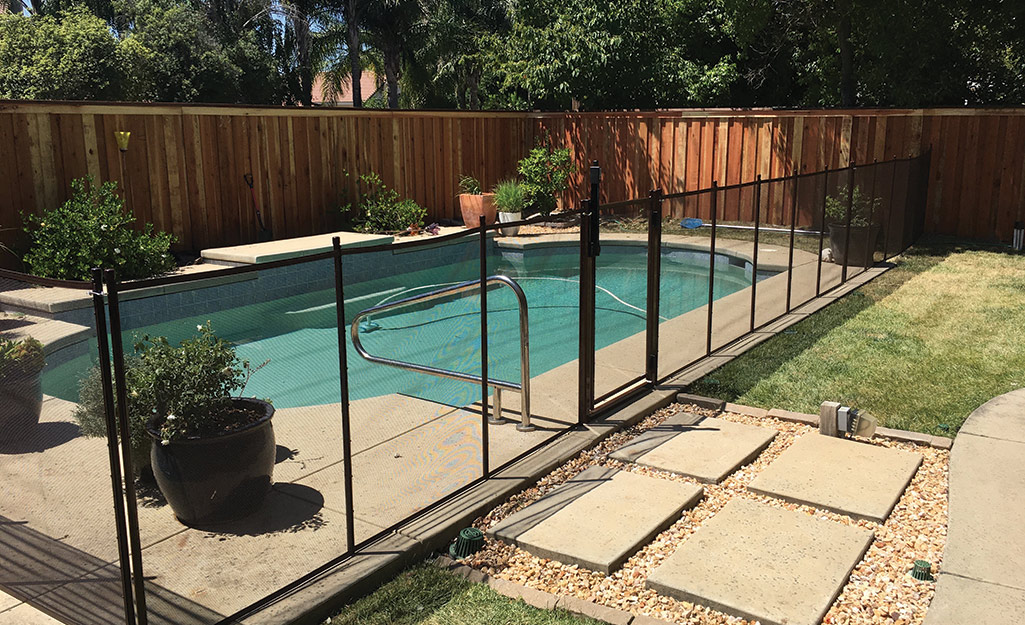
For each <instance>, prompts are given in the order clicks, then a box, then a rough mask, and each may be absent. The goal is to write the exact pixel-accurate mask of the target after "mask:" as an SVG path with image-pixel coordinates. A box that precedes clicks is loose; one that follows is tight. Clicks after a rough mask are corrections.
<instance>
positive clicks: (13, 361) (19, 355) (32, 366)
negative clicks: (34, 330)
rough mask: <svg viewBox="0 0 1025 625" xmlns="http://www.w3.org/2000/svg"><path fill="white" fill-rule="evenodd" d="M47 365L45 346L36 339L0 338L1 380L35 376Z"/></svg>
mask: <svg viewBox="0 0 1025 625" xmlns="http://www.w3.org/2000/svg"><path fill="white" fill-rule="evenodd" d="M45 365H46V358H45V357H44V355H43V344H42V343H40V342H39V341H37V340H36V339H34V338H32V337H28V338H25V339H20V340H18V339H7V338H4V337H0V379H4V378H8V377H23V376H33V375H36V374H37V373H39V372H40V371H42V370H43V367H44V366H45Z"/></svg>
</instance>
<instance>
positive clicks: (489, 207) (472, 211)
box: [459, 193, 497, 228]
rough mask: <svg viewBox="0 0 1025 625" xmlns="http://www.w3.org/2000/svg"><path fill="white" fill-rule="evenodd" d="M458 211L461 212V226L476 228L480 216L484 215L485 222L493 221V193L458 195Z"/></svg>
mask: <svg viewBox="0 0 1025 625" xmlns="http://www.w3.org/2000/svg"><path fill="white" fill-rule="evenodd" d="M459 212H461V213H462V214H463V226H465V227H467V228H476V227H477V226H479V225H480V216H481V215H484V217H485V219H487V223H489V224H493V223H495V216H496V213H497V211H496V210H495V194H494V193H482V194H480V195H469V194H466V193H461V194H460V195H459Z"/></svg>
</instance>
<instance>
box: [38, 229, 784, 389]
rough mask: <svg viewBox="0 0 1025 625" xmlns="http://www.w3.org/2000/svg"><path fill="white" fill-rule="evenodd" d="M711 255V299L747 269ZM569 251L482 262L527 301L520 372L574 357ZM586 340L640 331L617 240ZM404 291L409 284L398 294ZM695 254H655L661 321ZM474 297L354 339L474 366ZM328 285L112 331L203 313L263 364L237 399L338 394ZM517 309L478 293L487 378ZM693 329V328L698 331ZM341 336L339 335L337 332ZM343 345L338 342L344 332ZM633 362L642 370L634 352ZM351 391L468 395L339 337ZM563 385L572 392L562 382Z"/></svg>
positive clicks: (632, 273) (388, 286) (573, 274)
mask: <svg viewBox="0 0 1025 625" xmlns="http://www.w3.org/2000/svg"><path fill="white" fill-rule="evenodd" d="M721 261H722V262H718V263H717V267H716V280H715V293H714V294H715V297H716V298H720V297H723V296H726V295H729V294H730V293H734V292H736V291H738V290H741V289H744V288H746V287H748V286H749V285H750V283H751V277H750V267H748V268H746V269H745V267H743V266H738V265H737V264H734V263H731V262H728V260H727V259H726V258H725V257H722V258H721ZM578 262H579V257H578V252H577V250H576V249H575V248H564V249H557V250H553V249H546V250H528V251H527V252H526V253H525V254H522V255H519V254H507V255H504V256H499V257H494V256H493V257H492V258H490V259H489V273H491V274H496V273H500V274H504V275H507V276H510V277H512V278H514V279H515V280H517V281H518V282H519V284H520V285H521V287H522V288H523V290H524V292H525V294H526V296H527V302H528V305H529V327H530V348H531V352H530V355H531V362H530V366H531V374H532V375H534V376H536V375H538V374H541V373H544V372H545V371H548V370H551V369H553V368H555V367H557V366H559V365H562V364H564V363H566V362H569V361H571V360H574V359H576V357H577V341H578V337H577V333H578V323H577V307H578V304H579V287H578V279H579V275H578V268H577V265H578ZM477 272H478V265H477V262H476V261H475V260H467V261H457V262H454V263H452V264H451V265H448V266H446V267H444V268H441V269H425V270H420V271H412V272H405V273H403V274H402V275H400V276H392V277H389V278H383V279H380V280H375V281H372V282H369V283H362V284H358V285H352V287H351V288H350V287H349V286H348V285H347V287H346V288H347V291H346V297H347V301H346V307H345V312H346V319H347V320H351V319H352V317H353V316H354V315H355V314H356V313H357V312H358V311H360V310H363V309H365V308H368V307H370V306H373V305H375V304H378V303H380V302H382V301H392V300H394V299H398V298H402V297H406V296H409V295H412V294H416V293H423V292H426V290H427V288H424V287H427V286H434V285H444V284H450V283H453V282H460V281H463V280H470V279H474V278H475V277H477ZM760 277H765V276H764V275H760ZM597 283H598V286H599V289H598V293H597V295H596V301H597V307H598V312H597V316H596V326H597V327H596V336H597V340H596V344H597V347H598V348H599V349H600V348H602V347H605V346H607V345H610V344H612V343H614V342H616V341H618V340H620V339H623V338H626V337H628V336H631V335H633V334H636V333H638V332H643V331H644V328H645V319H644V313H643V308H644V305H645V291H646V262H645V250H644V248H642V247H636V246H626V245H620V246H617V245H606V246H603V249H602V254H601V256H599V258H598V271H597ZM410 289H414V290H412V291H411V290H410ZM707 289H708V256H707V254H702V253H696V252H689V251H683V250H678V251H677V250H665V251H664V252H663V257H662V290H661V302H660V305H661V317H662V321H665V320H668V319H672V318H673V317H676V316H678V315H682V314H684V313H686V312H688V311H690V310H693V309H695V308H697V307H700V306H703V305H704V304H705V303H707V300H708V290H707ZM133 305H139V304H138V303H136V302H131V301H129V302H125V303H124V304H123V307H124V309H125V311H126V313H127V312H129V310H130V307H131V306H133ZM479 311H480V301H479V297H478V296H476V295H473V296H463V297H461V298H459V299H450V300H439V301H437V302H436V303H435V304H434V305H431V306H423V305H421V306H418V307H416V308H409V309H404V310H400V311H396V312H393V313H389V314H385V315H382V316H378V317H374V322H375V323H376V324H377V326H378V327H377V329H375V330H373V331H371V332H366V333H363V334H362V335H361V339H362V342H363V345H364V346H365V347H366V349H367V350H368V351H369V352H371V353H372V354H375V355H379V356H385V357H389V358H395V359H398V360H404V361H409V362H416V363H420V364H429V365H432V366H435V367H442V368H446V369H451V370H456V371H462V372H466V373H472V374H479V373H480V320H479ZM335 317H336V313H335V307H334V291H333V290H324V291H318V292H312V293H304V294H297V295H295V296H292V297H287V298H282V299H278V300H275V301H272V302H268V303H261V304H253V305H249V306H241V307H238V308H234V309H231V310H226V311H223V312H218V313H214V314H212V315H197V316H186V317H184V318H181V319H178V320H175V321H173V322H166V323H159V324H154V325H151V326H146V327H143V328H138V329H135V330H132V331H129V332H126V333H125V334H124V339H125V344H126V347H128V346H130V345H131V344H132V342H133V338H134V337H136V336H141V335H143V334H149V335H151V336H167V337H168V338H169V339H171V340H172V341H177V340H181V339H182V338H185V337H187V336H191V335H193V334H195V331H196V325H198V324H202V323H205V322H206V321H208V320H209V321H210V322H211V324H212V326H213V329H214V330H215V331H216V332H217V333H218V334H219V335H221V336H223V337H224V338H226V339H228V340H230V341H232V342H234V343H235V344H236V345H237V351H238V354H239V356H240V357H241V358H245V359H248V360H250V361H251V362H253V363H261V362H263V361H265V360H269V363H268V364H267V366H266V367H264V368H263V369H262V370H261V371H259V372H258V373H257V374H256V375H254V376H253V378H252V379H251V380H250V382H249V386H248V388H247V389H246V394H247V395H253V396H257V397H266V398H269V399H271V400H273V402H274V404H275V406H277V407H279V408H289V407H298V406H310V405H319V404H326V403H334V402H337V401H339V397H340V389H339V381H338V380H339V370H338V355H337V345H338V344H337V330H336V327H335ZM518 321H519V317H518V309H517V306H516V300H515V298H514V297H513V295H512V293H511V292H510V291H509V290H508V289H505V288H495V289H493V290H490V291H489V292H488V352H489V359H488V360H489V368H490V376H491V377H493V378H499V379H504V380H509V381H517V382H518V381H519V376H520V372H519V368H520V365H519V329H518ZM702 331H703V328H702ZM346 336H348V332H346ZM347 341H348V338H347ZM92 360H93V358H92V357H91V356H81V357H79V358H76V359H73V360H71V361H69V362H67V363H64V364H62V365H59V366H56V367H51V368H49V369H48V370H47V371H46V372H44V376H43V387H44V392H46V393H47V394H51V395H55V396H58V397H62V398H64V399H68V400H72V401H74V400H76V399H77V381H78V379H79V378H80V377H81V376H82V375H83V374H84V372H85V371H87V370H88V369H89V367H90V364H91V361H92ZM621 364H622V365H633V366H636V367H637V368H638V369H639V370H640V369H642V368H643V354H642V353H638V354H637V355H636V363H621ZM348 367H349V383H350V385H349V386H350V397H351V399H354V400H356V399H361V398H367V397H375V396H379V395H388V394H393V393H400V394H407V395H414V396H417V397H422V398H425V399H430V400H434V401H438V402H442V403H445V404H450V405H465V404H467V403H470V402H473V401H474V400H475V399H478V398H479V393H480V389H479V386H476V385H472V384H465V383H460V382H455V381H451V380H444V379H441V378H436V377H433V376H427V375H423V374H417V373H412V372H407V371H403V370H399V369H396V368H392V367H386V366H383V365H378V364H372V363H369V362H367V361H365V360H363V359H362V358H360V357H359V356H358V355H357V354H356V353H355V350H354V349H353V348H352V345H351V342H350V343H349V344H348ZM568 392H572V389H570V390H569V391H568Z"/></svg>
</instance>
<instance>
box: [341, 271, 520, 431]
mask: <svg viewBox="0 0 1025 625" xmlns="http://www.w3.org/2000/svg"><path fill="white" fill-rule="evenodd" d="M486 282H487V284H488V285H492V284H495V285H499V286H506V287H508V288H510V289H512V292H513V293H514V294H515V295H516V300H517V302H518V304H519V308H520V383H519V384H517V383H515V382H506V381H505V380H495V379H493V378H490V377H489V378H488V386H490V387H492V388H493V389H495V409H494V414H493V415H492V416H490V417H489V420H490V421H491V422H492V423H500V422H501V420H500V417H501V416H502V390H503V389H505V390H509V391H519V393H520V423H519V425H517V426H516V429H517V430H520V431H521V432H529V431H530V430H533V429H534V428H533V426H532V425H531V424H530V333H529V330H528V327H527V296H526V295H524V294H523V289H521V288H520V285H519V284H516V282H515V281H514V280H513V279H512V278H509V277H508V276H501V275H495V276H490V277H489V278H488V279H487V281H486ZM479 289H480V280H469V281H467V282H461V283H459V284H456V285H453V286H449V287H445V288H443V289H438V290H436V291H431V292H430V293H424V294H423V295H414V296H413V297H407V298H405V299H400V300H397V301H394V302H389V303H387V304H380V305H377V306H372V307H370V308H367V309H366V310H362V311H360V312H358V313H356V316H355V317H353V318H352V325H351V326H350V329H349V333H350V335H351V336H352V346H353V347H354V348H356V353H358V354H359V355H360V356H362V357H363V359H364V360H368V361H370V362H374V363H377V364H381V365H387V366H389V367H396V368H398V369H405V370H407V371H417V372H419V373H426V374H428V375H433V376H437V377H440V378H449V379H452V380H460V381H462V382H474V383H477V384H480V382H481V376H479V375H473V374H470V373H462V372H460V371H449V370H448V369H439V368H437V367H431V366H429V365H418V364H416V363H412V362H404V361H401V360H394V359H392V358H384V357H381V356H374V355H373V354H371V353H370V352H368V351H367V350H366V348H364V347H363V344H362V343H361V342H360V338H359V322H360V320H361V319H363V318H365V317H368V316H370V315H372V314H376V313H381V312H384V311H386V310H394V309H396V308H402V307H404V306H409V305H411V304H419V303H421V302H427V301H430V300H433V299H438V298H441V297H446V296H449V295H454V294H457V293H465V292H468V291H479ZM483 408H484V409H486V408H487V407H486V406H484V407H483Z"/></svg>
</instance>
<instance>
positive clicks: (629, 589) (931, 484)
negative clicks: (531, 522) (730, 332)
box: [465, 405, 949, 625]
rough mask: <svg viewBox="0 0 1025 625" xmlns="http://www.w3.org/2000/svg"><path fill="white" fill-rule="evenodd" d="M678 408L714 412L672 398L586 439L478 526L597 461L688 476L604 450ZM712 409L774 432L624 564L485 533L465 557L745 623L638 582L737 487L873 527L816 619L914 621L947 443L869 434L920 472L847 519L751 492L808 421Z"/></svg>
mask: <svg viewBox="0 0 1025 625" xmlns="http://www.w3.org/2000/svg"><path fill="white" fill-rule="evenodd" d="M683 409H686V410H688V411H690V412H696V413H701V414H706V415H709V416H711V415H712V414H714V413H712V412H710V411H707V410H702V409H700V408H697V407H695V406H680V405H673V406H670V407H668V408H666V409H664V410H661V411H659V412H657V413H656V414H654V415H652V416H650V417H648V418H647V419H645V420H643V421H642V422H641V423H639V424H637V425H636V426H634V427H632V428H630V429H628V430H627V431H625V432H621V433H618V434H615V435H613V436H611V437H609V438H608V439H607V440H605V441H603V442H602V443H601V444H600V445H598V446H597V447H595V448H594V449H591V450H588V451H586V452H583V453H581V454H580V455H579V456H578V457H576V458H574V459H573V460H570V461H569V462H567V463H566V464H564V465H563V466H562V467H560V468H558V469H556V470H555V471H553V472H552V473H550V474H549V475H548V476H546V477H545V478H543V479H542V480H541V481H539V482H538V484H537V485H536V486H534V487H532V488H529V489H527V490H525V491H523V492H521V493H519V494H517V495H514V496H513V497H511V498H510V499H509V500H508V501H506V502H505V503H503V504H502V505H500V506H498V507H497V508H495V509H494V510H492V511H491V512H490V513H488V514H487V515H485V516H484V517H481V518H479V519H477V520H476V522H475V523H474V525H475V526H476V527H478V528H480V529H481V530H486V529H487V528H489V527H492V526H493V525H495V524H497V523H498V522H499V521H501V520H502V519H504V518H505V517H506V516H508V515H510V514H512V513H513V512H515V511H517V510H519V509H521V508H523V507H525V506H526V505H528V504H530V503H532V502H534V501H536V500H537V499H539V498H540V497H542V496H543V495H545V494H546V493H548V492H549V491H551V490H552V489H553V488H555V487H556V486H558V485H560V484H562V483H563V482H565V481H566V480H568V479H570V478H571V477H573V476H574V475H576V474H577V473H579V472H581V471H583V470H584V469H586V468H588V467H591V466H594V465H604V466H609V467H615V468H619V469H625V470H628V471H634V472H637V473H643V474H646V475H651V476H655V477H659V478H662V479H670V480H678V481H684V482H689V481H693V480H690V479H689V478H685V477H680V476H677V475H673V474H670V473H666V472H664V471H659V470H656V469H650V468H646V467H640V466H637V465H633V464H625V463H621V462H617V461H614V460H610V459H609V458H608V455H609V454H610V453H611V452H613V451H614V450H616V449H617V448H619V447H620V446H622V445H623V444H624V443H625V442H627V441H628V440H630V439H631V438H633V437H635V436H637V435H638V434H640V433H641V432H643V431H645V430H647V429H650V428H652V427H654V426H656V425H658V424H659V423H661V422H662V421H664V420H665V419H666V417H668V416H670V415H672V414H675V413H676V412H678V411H680V410H683ZM717 416H719V417H720V418H723V419H728V420H731V421H736V422H738V423H748V424H752V425H759V426H762V427H771V428H774V429H776V430H778V431H779V435H777V436H776V438H775V440H774V441H773V442H772V444H771V445H769V447H768V448H767V449H766V450H765V451H764V452H762V454H761V455H760V456H759V457H758V458H757V459H756V460H755V461H754V462H753V463H751V464H749V465H746V466H744V467H741V468H740V469H739V470H738V471H736V472H735V473H733V474H732V475H730V476H729V477H728V478H726V479H725V480H724V481H723V482H722V483H721V484H718V485H705V496H704V499H703V500H702V501H701V503H700V504H699V505H698V506H696V507H695V508H693V509H691V510H689V511H687V512H685V513H684V515H683V516H682V518H681V519H680V520H679V521H677V522H676V523H675V524H673V525H672V526H671V527H670V528H669V529H667V530H666V531H664V532H662V533H661V534H659V535H658V536H657V537H656V538H655V540H654V541H653V542H651V543H650V544H649V545H647V546H646V547H644V548H642V549H641V550H640V551H639V552H638V553H637V554H635V555H634V556H633V557H632V558H630V559H629V560H628V561H627V562H626V564H625V565H624V566H623V568H622V569H620V570H619V571H617V572H616V573H614V574H612V575H611V576H606V575H603V574H601V573H596V572H593V571H589V570H586V569H581V568H579V567H577V566H567V565H564V564H561V563H559V562H556V561H553V560H546V559H543V558H537V557H534V556H532V555H530V554H529V553H527V552H526V551H523V550H521V549H517V548H515V547H511V546H509V545H506V544H504V543H501V542H498V541H493V540H490V539H488V540H487V544H486V546H485V548H484V549H483V550H482V551H481V552H479V553H478V554H476V555H475V556H474V557H472V558H469V559H467V560H466V561H465V563H466V564H469V565H470V566H473V567H475V568H478V569H480V570H482V571H483V572H485V573H487V574H489V575H493V576H495V577H499V578H503V579H507V580H510V581H513V582H516V583H519V584H522V585H525V586H529V587H532V588H537V589H539V590H543V591H546V592H550V593H554V594H561V595H569V596H574V597H578V598H580V599H586V600H590V601H594V602H596V603H600V604H604V605H607V606H610V607H614V608H618V609H621V610H627V611H629V612H633V613H634V614H644V615H648V616H653V617H656V618H661V619H665V620H668V621H675V622H678V623H688V624H694V625H698V624H701V625H705V624H719V623H746V622H747V621H745V620H743V619H739V618H737V617H733V616H728V615H726V614H723V613H722V612H718V611H716V610H712V609H710V608H706V607H704V606H701V605H696V604H693V603H688V602H686V601H678V600H675V599H672V598H669V597H664V596H661V595H659V594H657V593H656V592H655V591H653V590H649V589H647V588H645V586H644V582H645V580H646V579H647V577H648V575H649V574H650V573H651V571H653V570H654V569H655V567H657V566H658V565H659V563H660V562H661V561H662V560H663V559H664V558H666V557H668V556H669V555H671V554H672V553H673V552H674V551H675V550H676V548H677V547H678V546H679V545H680V543H681V542H682V541H683V540H685V539H686V538H687V537H688V536H689V535H691V534H692V533H694V532H695V531H697V529H698V528H699V527H701V524H702V523H704V522H705V521H706V520H708V519H709V518H711V517H712V516H713V515H714V514H715V513H716V512H718V511H719V510H720V509H721V508H722V507H723V506H724V505H726V502H728V501H729V500H730V499H732V498H734V497H744V498H746V499H751V500H755V501H761V502H765V503H767V504H769V505H772V506H776V507H782V508H787V509H789V510H799V511H802V512H805V513H807V514H810V515H813V516H817V517H820V518H824V519H831V520H833V521H836V522H839V523H843V524H845V525H857V526H861V527H864V528H866V529H870V530H873V531H875V533H876V535H875V540H874V541H873V544H872V546H871V547H870V548H869V551H868V553H867V554H866V555H865V558H864V559H863V560H862V562H861V563H859V564H858V566H857V567H855V569H854V571H853V573H852V574H851V578H850V581H849V582H848V583H847V585H846V586H845V587H844V589H843V591H842V593H841V594H840V597H839V598H838V599H837V601H836V602H835V603H834V604H833V606H832V608H831V609H830V611H829V612H828V613H827V614H826V617H825V618H824V619H823V623H828V624H842V625H855V624H857V625H861V624H886V625H911V624H913V623H921V622H922V619H923V618H924V617H925V611H926V609H927V608H928V606H929V602H930V601H931V599H932V596H933V592H934V590H935V583H934V582H922V581H918V580H915V579H914V578H912V577H911V576H910V575H908V571H910V569H911V566H912V563H913V561H914V560H918V559H923V560H928V561H930V562H933V564H934V567H933V568H934V570H933V572H934V574H935V573H936V564H938V563H939V562H940V558H941V555H942V553H943V545H944V543H945V541H946V531H947V462H948V459H949V452H947V451H942V450H937V449H933V448H931V447H926V446H921V445H915V444H913V443H905V442H898V441H890V440H887V439H874V440H872V441H870V442H871V443H872V444H875V445H879V446H883V447H893V448H897V449H904V450H908V451H914V452H916V453H919V454H922V455H923V456H924V461H923V463H922V466H921V468H920V469H919V470H918V473H917V474H916V475H915V477H914V479H913V480H912V481H911V485H910V486H909V487H908V489H907V490H906V491H905V493H904V495H903V497H901V500H900V501H899V502H898V503H897V506H896V507H895V508H894V510H893V512H892V513H891V514H890V517H889V518H888V519H887V521H886V523H885V524H883V525H879V524H877V523H874V522H871V521H861V520H854V519H851V518H849V517H846V516H844V515H841V514H836V513H832V512H828V511H823V510H818V509H815V508H812V507H810V506H804V505H799V504H792V503H787V502H783V501H781V500H778V499H773V498H771V497H765V496H760V495H756V494H754V493H751V492H749V491H748V490H747V488H746V486H747V484H749V483H750V482H751V480H753V479H754V477H755V476H756V475H757V474H758V473H759V472H760V471H762V470H763V469H764V468H765V467H766V466H767V465H768V464H769V463H770V462H771V461H772V460H773V459H775V458H776V457H777V456H779V454H781V453H782V452H783V451H784V450H785V449H786V448H787V447H789V446H790V445H791V444H792V443H793V442H794V440H795V439H796V438H797V437H799V436H802V435H804V434H809V433H812V432H815V431H816V430H815V428H812V427H810V426H807V425H803V424H797V423H790V422H786V421H780V420H778V419H772V418H756V417H751V416H746V415H740V414H735V413H723V414H720V415H717Z"/></svg>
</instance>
